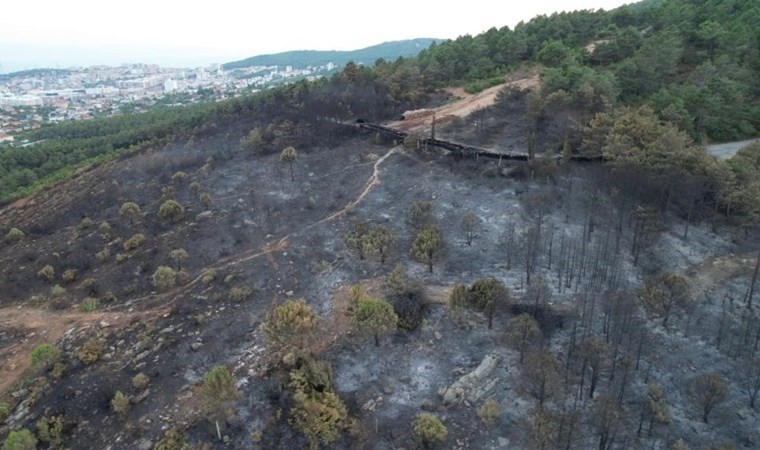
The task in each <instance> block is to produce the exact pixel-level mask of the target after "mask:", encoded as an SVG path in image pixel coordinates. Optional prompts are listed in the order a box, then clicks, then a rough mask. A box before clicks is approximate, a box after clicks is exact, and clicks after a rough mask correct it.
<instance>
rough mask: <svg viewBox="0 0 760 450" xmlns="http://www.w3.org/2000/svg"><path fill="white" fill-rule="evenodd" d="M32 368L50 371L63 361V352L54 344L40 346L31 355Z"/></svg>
mask: <svg viewBox="0 0 760 450" xmlns="http://www.w3.org/2000/svg"><path fill="white" fill-rule="evenodd" d="M30 358H31V360H32V366H34V367H36V368H39V369H49V368H51V367H53V365H54V364H55V363H57V362H58V361H59V360H60V359H61V352H60V350H58V348H56V347H55V346H54V345H53V344H40V345H38V346H37V347H35V348H34V350H32V353H31V354H30Z"/></svg>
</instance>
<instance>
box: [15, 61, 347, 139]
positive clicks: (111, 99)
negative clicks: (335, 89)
mask: <svg viewBox="0 0 760 450" xmlns="http://www.w3.org/2000/svg"><path fill="white" fill-rule="evenodd" d="M335 70H336V67H335V65H334V64H332V63H329V64H326V65H324V66H319V67H307V68H304V69H294V68H293V67H292V66H285V67H280V66H269V67H263V66H257V67H247V68H244V69H234V70H231V71H225V70H223V68H222V66H221V65H220V64H212V65H210V66H207V67H198V68H195V69H178V68H167V67H161V66H158V65H147V64H127V65H122V66H118V67H112V66H93V67H86V68H72V69H65V70H59V69H39V70H30V71H25V72H18V73H16V74H10V75H2V76H0V144H3V143H8V142H12V141H13V136H14V135H15V134H18V133H19V132H22V131H26V130H31V129H35V128H39V127H40V126H41V125H43V124H45V123H55V122H60V121H64V120H87V119H91V118H93V117H103V116H111V115H115V114H121V113H123V112H125V111H141V110H146V109H148V108H150V107H152V106H154V105H155V104H157V103H162V104H168V105H177V104H187V103H193V102H197V101H209V100H221V99H225V98H229V97H234V96H237V95H241V94H243V93H246V92H255V91H256V90H260V89H266V88H269V87H272V86H276V85H278V84H282V83H288V82H292V81H296V80H299V79H304V78H306V79H315V78H318V77H321V76H325V75H327V74H329V73H331V72H334V71H335Z"/></svg>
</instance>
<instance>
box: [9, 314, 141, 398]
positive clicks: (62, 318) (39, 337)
mask: <svg viewBox="0 0 760 450" xmlns="http://www.w3.org/2000/svg"><path fill="white" fill-rule="evenodd" d="M154 314H155V311H150V312H145V311H144V312H140V313H124V312H93V313H80V312H73V311H69V312H66V311H64V312H61V311H49V310H45V309H38V308H28V307H21V306H11V307H6V308H0V318H1V319H0V333H3V334H7V335H10V336H12V337H15V339H14V342H13V343H11V344H8V345H6V346H4V347H0V361H2V362H3V363H2V364H0V393H2V392H5V390H6V389H8V388H9V387H10V386H11V385H13V383H14V382H15V381H16V380H17V379H18V377H20V376H21V375H22V374H23V373H24V371H25V370H26V369H27V368H28V367H29V365H30V360H29V354H30V353H31V352H32V350H33V349H34V348H35V347H36V346H38V345H40V344H43V343H53V342H56V341H57V340H59V339H61V338H62V337H63V336H64V335H65V334H66V333H68V332H70V330H82V329H86V328H90V327H95V326H99V324H101V323H103V325H105V324H106V323H107V324H108V325H107V326H108V327H114V328H119V327H122V326H124V325H126V324H128V323H129V321H130V320H131V319H132V318H133V317H135V316H138V315H154ZM71 332H73V331H71Z"/></svg>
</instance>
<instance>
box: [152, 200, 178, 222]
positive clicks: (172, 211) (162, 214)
mask: <svg viewBox="0 0 760 450" xmlns="http://www.w3.org/2000/svg"><path fill="white" fill-rule="evenodd" d="M184 216H185V208H184V207H183V206H182V205H180V204H179V203H178V202H177V201H176V200H167V201H165V202H163V203H162V204H161V206H160V207H159V208H158V218H159V219H161V220H164V221H167V222H176V221H178V220H180V219H182V218H183V217H184Z"/></svg>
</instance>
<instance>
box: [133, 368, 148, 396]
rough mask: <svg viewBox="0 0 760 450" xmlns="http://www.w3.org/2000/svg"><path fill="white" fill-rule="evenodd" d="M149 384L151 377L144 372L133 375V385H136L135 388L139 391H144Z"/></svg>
mask: <svg viewBox="0 0 760 450" xmlns="http://www.w3.org/2000/svg"><path fill="white" fill-rule="evenodd" d="M149 384H150V378H148V376H147V375H145V374H144V373H142V372H140V373H138V374H137V375H135V376H134V377H132V387H134V388H135V389H137V390H139V391H142V390H143V389H145V388H146V387H148V385H149Z"/></svg>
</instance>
